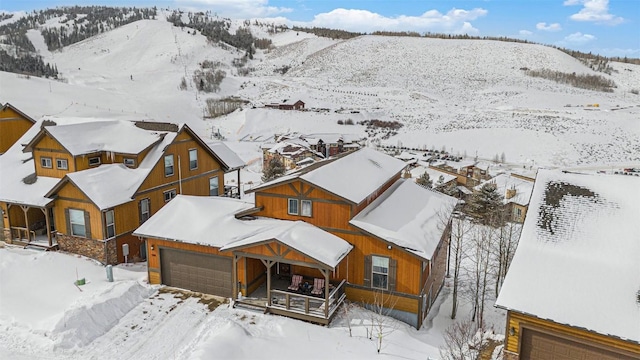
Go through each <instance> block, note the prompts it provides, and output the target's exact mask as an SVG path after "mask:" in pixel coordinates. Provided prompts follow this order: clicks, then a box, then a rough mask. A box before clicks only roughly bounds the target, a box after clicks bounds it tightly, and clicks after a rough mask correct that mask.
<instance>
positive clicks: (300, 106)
mask: <svg viewBox="0 0 640 360" xmlns="http://www.w3.org/2000/svg"><path fill="white" fill-rule="evenodd" d="M265 107H268V108H272V109H278V110H304V102H303V101H302V100H298V101H296V102H291V101H290V100H288V99H287V100H283V101H282V102H280V103H270V104H266V105H265Z"/></svg>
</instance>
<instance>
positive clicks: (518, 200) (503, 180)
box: [474, 174, 535, 223]
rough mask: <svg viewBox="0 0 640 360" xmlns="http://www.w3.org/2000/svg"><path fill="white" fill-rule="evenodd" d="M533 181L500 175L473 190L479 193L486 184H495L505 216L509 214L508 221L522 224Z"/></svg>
mask: <svg viewBox="0 0 640 360" xmlns="http://www.w3.org/2000/svg"><path fill="white" fill-rule="evenodd" d="M534 181H535V179H532V178H529V177H525V176H522V175H518V174H500V175H497V176H496V177H494V178H491V180H487V181H485V182H483V183H480V185H478V186H476V187H475V188H474V190H475V191H479V190H480V188H482V186H484V184H487V183H492V184H495V186H496V190H497V191H498V192H499V193H500V194H502V196H503V197H504V199H503V201H502V202H503V204H504V210H505V212H506V214H509V219H508V220H509V221H514V222H519V223H522V222H524V219H525V216H526V215H527V209H528V208H529V198H530V197H531V191H532V190H533V182H534Z"/></svg>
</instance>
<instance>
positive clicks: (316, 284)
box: [311, 278, 324, 295]
mask: <svg viewBox="0 0 640 360" xmlns="http://www.w3.org/2000/svg"><path fill="white" fill-rule="evenodd" d="M323 289H324V279H321V278H315V279H313V290H311V295H322V291H323Z"/></svg>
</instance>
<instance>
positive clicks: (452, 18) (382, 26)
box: [295, 8, 488, 34]
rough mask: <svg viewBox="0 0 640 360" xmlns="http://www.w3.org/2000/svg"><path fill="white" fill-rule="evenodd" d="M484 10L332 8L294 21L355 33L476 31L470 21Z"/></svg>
mask: <svg viewBox="0 0 640 360" xmlns="http://www.w3.org/2000/svg"><path fill="white" fill-rule="evenodd" d="M487 13H488V11H487V10H485V9H481V8H477V9H472V10H464V9H455V8H454V9H451V10H450V11H448V12H447V13H446V14H442V13H440V12H439V11H437V10H429V11H427V12H425V13H424V14H422V15H420V16H406V15H400V16H396V17H387V16H383V15H380V14H378V13H374V12H371V11H368V10H357V9H334V10H332V11H330V12H327V13H320V14H317V15H315V17H314V18H313V20H311V21H310V22H305V23H301V22H296V23H295V24H296V25H301V26H317V27H327V28H334V29H344V30H349V31H356V32H372V31H378V30H387V31H417V32H442V33H455V34H465V33H466V34H477V33H478V29H476V28H474V27H473V25H471V22H470V21H472V20H475V19H477V18H479V17H482V16H485V15H486V14H487Z"/></svg>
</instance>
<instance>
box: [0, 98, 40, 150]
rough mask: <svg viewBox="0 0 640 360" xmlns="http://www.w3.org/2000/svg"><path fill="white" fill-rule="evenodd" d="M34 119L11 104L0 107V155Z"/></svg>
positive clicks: (23, 132) (28, 127) (21, 134)
mask: <svg viewBox="0 0 640 360" xmlns="http://www.w3.org/2000/svg"><path fill="white" fill-rule="evenodd" d="M35 123H36V121H35V120H34V119H32V118H31V117H29V116H28V115H27V114H25V113H23V112H22V111H20V110H19V109H18V108H16V107H14V106H13V105H11V104H9V103H6V104H4V105H3V106H2V108H0V155H1V154H4V153H5V152H6V151H7V150H9V148H10V147H11V146H12V145H13V144H14V143H15V142H16V141H18V139H20V138H21V137H22V136H23V135H24V134H25V133H26V132H27V130H29V129H30V128H31V126H33V124H35Z"/></svg>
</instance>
